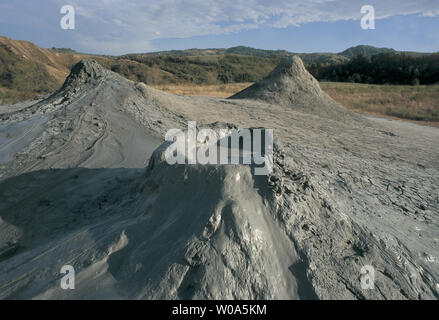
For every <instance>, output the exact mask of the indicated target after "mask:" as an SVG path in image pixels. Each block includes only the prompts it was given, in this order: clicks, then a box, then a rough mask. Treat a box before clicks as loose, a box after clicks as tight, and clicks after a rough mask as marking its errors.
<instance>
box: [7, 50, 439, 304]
mask: <svg viewBox="0 0 439 320" xmlns="http://www.w3.org/2000/svg"><path fill="white" fill-rule="evenodd" d="M187 121H197V123H198V126H199V127H207V126H211V127H212V126H213V127H215V128H217V127H221V126H225V125H226V124H228V125H229V126H231V125H233V126H236V127H238V128H251V127H265V128H268V129H273V130H274V141H275V154H274V170H273V172H272V173H271V174H270V175H269V176H255V175H254V174H253V171H252V168H251V167H250V166H244V165H223V166H221V165H174V166H171V165H168V164H167V163H166V161H164V150H165V148H166V146H167V144H166V143H165V144H162V143H163V140H164V135H165V132H166V131H167V130H168V129H170V128H181V129H184V128H185V127H186V125H187ZM213 123H215V124H214V125H212V124H213ZM438 141H439V130H438V129H436V128H430V127H423V126H419V125H415V124H411V123H406V122H403V121H389V120H384V119H378V118H373V117H365V116H363V115H359V114H356V113H353V112H351V111H348V110H347V109H345V108H343V107H342V106H340V105H338V104H337V103H336V102H335V101H333V100H332V99H331V98H330V97H329V96H327V95H326V94H325V93H323V92H322V90H321V89H320V87H319V85H318V82H317V81H316V80H315V79H314V78H312V76H311V75H310V74H309V73H308V72H307V71H306V70H305V68H304V67H303V63H302V62H301V61H300V59H299V58H296V57H294V58H292V59H291V60H287V61H284V62H282V63H281V64H280V65H279V67H278V68H276V70H274V71H273V72H272V74H270V76H269V77H267V79H265V80H263V81H262V82H260V83H257V84H255V85H254V86H252V87H250V88H248V89H246V90H244V91H243V92H241V93H238V94H236V95H235V96H233V97H231V99H216V98H207V97H197V96H194V97H183V96H176V95H172V94H167V93H164V92H161V91H158V90H155V89H152V88H149V87H147V86H146V85H144V84H141V83H134V82H131V81H129V80H126V79H124V78H122V77H120V76H118V75H117V74H115V73H112V72H110V71H108V70H106V69H104V68H102V67H101V66H100V65H99V64H97V63H96V62H94V61H92V60H89V61H82V62H80V63H79V64H78V65H76V66H75V67H74V69H73V70H72V73H71V75H70V76H69V78H68V79H67V80H66V82H65V84H64V86H63V87H62V88H61V89H60V90H59V91H58V92H56V93H54V94H53V95H51V96H49V97H42V98H41V100H35V101H31V102H27V103H21V104H17V105H14V106H2V107H0V198H1V201H0V298H2V299H23V298H24V299H30V298H32V299H45V298H50V299H90V298H92V299H96V298H104V299H113V298H123V299H438V298H439V258H438V256H439V216H438V213H439V190H438V189H439V170H438V169H439V144H438ZM63 265H72V266H74V268H75V270H76V289H75V290H62V289H61V288H60V279H61V277H62V274H60V270H61V267H62V266H63ZM364 265H372V266H373V267H374V268H375V279H376V281H375V289H373V290H363V289H362V288H361V286H360V270H361V268H362V267H363V266H364Z"/></svg>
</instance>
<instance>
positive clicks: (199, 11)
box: [0, 0, 439, 54]
mask: <svg viewBox="0 0 439 320" xmlns="http://www.w3.org/2000/svg"><path fill="white" fill-rule="evenodd" d="M7 1H8V0H7ZM14 1H17V2H22V0H14ZM25 3H27V1H26V2H25ZM46 3H47V4H46V8H42V9H41V11H43V10H44V9H45V10H46V11H47V12H48V11H50V10H48V9H49V7H50V8H52V7H53V6H59V7H61V6H62V5H65V4H66V3H69V4H71V5H73V6H74V7H75V9H76V14H77V19H76V27H77V30H75V33H77V35H76V36H75V38H76V39H81V44H82V45H84V50H89V51H92V52H102V51H103V52H107V53H114V54H119V53H125V52H144V51H147V50H150V49H152V47H151V44H150V43H151V41H152V40H154V39H158V38H186V37H193V36H200V35H212V34H225V33H233V32H239V31H243V30H249V29H256V28H259V27H263V26H267V27H274V28H285V27H289V26H298V25H301V24H304V23H309V22H322V21H338V20H348V19H357V20H359V19H360V18H361V13H360V9H361V7H362V6H363V5H373V6H374V7H375V14H376V16H377V18H378V19H380V18H386V17H390V16H393V15H406V14H420V15H425V16H435V15H438V14H439V1H438V0H417V1H413V0H306V1H305V0H94V1H90V0H69V1H67V0H47V2H46ZM1 6H2V5H1V4H0V8H1ZM52 11H53V10H52ZM52 11H51V12H52ZM55 11H56V10H55ZM55 11H53V12H55ZM47 12H46V13H45V14H46V16H47V15H49V13H47ZM58 12H59V10H58ZM43 14H44V13H43ZM1 16H2V14H1V13H0V17H1ZM43 20H44V18H43V17H41V18H40V21H43ZM46 20H47V19H46ZM119 50H120V51H119Z"/></svg>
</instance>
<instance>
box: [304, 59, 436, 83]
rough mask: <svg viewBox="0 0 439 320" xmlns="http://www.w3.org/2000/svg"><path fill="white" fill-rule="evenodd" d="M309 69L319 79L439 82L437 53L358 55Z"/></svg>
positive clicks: (314, 65) (315, 64)
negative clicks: (345, 60) (338, 62)
mask: <svg viewBox="0 0 439 320" xmlns="http://www.w3.org/2000/svg"><path fill="white" fill-rule="evenodd" d="M308 71H309V72H310V73H311V74H312V75H313V76H314V77H315V78H317V79H318V80H321V81H335V82H358V83H370V84H400V85H419V84H433V83H439V53H433V54H425V55H414V54H410V53H381V54H377V55H374V56H372V57H368V56H366V55H364V54H360V55H357V56H355V57H354V58H352V59H351V60H350V61H348V62H346V63H341V64H336V65H327V64H319V63H313V64H311V65H309V66H308Z"/></svg>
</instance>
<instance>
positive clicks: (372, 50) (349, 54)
mask: <svg viewBox="0 0 439 320" xmlns="http://www.w3.org/2000/svg"><path fill="white" fill-rule="evenodd" d="M392 52H396V51H395V50H394V49H389V48H376V47H373V46H364V45H360V46H356V47H351V48H348V49H346V50H345V51H343V52H340V53H339V55H341V56H344V57H346V58H349V59H352V58H353V57H355V56H358V55H365V56H367V57H369V58H370V57H372V56H374V55H377V54H380V53H392Z"/></svg>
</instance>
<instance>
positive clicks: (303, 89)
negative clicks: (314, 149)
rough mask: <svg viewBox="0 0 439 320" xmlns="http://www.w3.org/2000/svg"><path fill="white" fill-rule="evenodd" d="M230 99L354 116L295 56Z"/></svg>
mask: <svg viewBox="0 0 439 320" xmlns="http://www.w3.org/2000/svg"><path fill="white" fill-rule="evenodd" d="M230 99H252V100H260V101H264V102H267V103H270V104H280V105H285V106H288V107H290V108H293V109H295V110H297V111H301V112H306V113H311V114H316V115H319V116H324V117H330V118H334V119H339V117H340V115H341V114H343V115H348V114H349V115H351V116H352V115H353V114H352V112H350V111H348V110H346V109H345V108H343V107H342V106H340V105H339V104H338V103H337V102H335V101H334V100H333V99H332V98H331V97H329V96H328V95H327V94H326V93H325V92H323V91H322V89H321V88H320V86H319V83H318V81H317V80H316V79H315V78H314V77H313V76H312V75H311V74H310V73H309V72H308V71H307V70H306V69H305V66H304V65H303V62H302V60H301V59H300V58H299V57H298V56H293V57H288V58H285V59H284V60H282V62H281V63H280V64H279V65H278V66H277V67H276V68H275V69H274V70H273V71H272V72H271V73H270V74H269V75H268V76H267V77H266V78H265V79H264V80H262V81H260V82H257V83H255V84H254V85H252V86H251V87H249V88H246V89H244V90H243V91H241V92H238V93H237V94H235V95H233V96H232V97H230Z"/></svg>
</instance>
